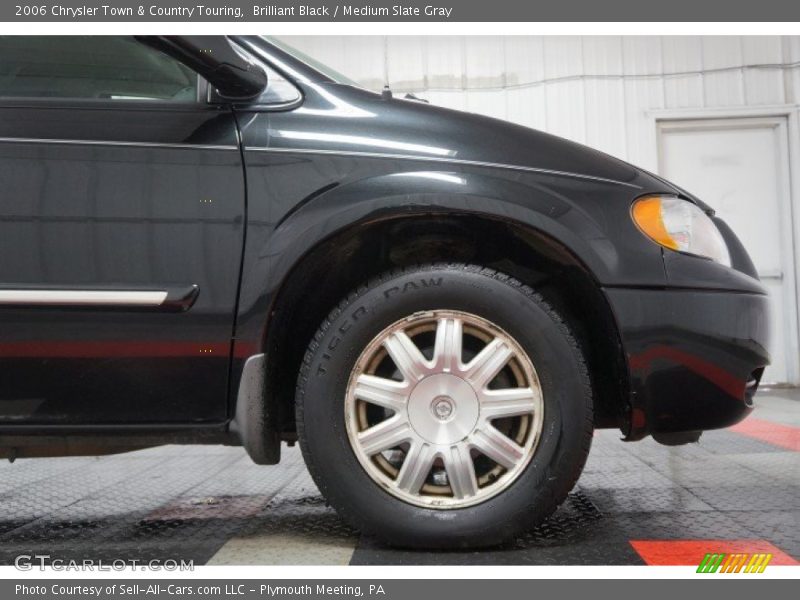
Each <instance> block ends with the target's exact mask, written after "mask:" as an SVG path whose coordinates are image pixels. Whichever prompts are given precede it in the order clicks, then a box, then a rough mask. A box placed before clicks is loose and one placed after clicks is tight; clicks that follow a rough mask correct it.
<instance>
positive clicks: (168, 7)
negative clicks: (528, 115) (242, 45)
mask: <svg viewBox="0 0 800 600" xmlns="http://www.w3.org/2000/svg"><path fill="white" fill-rule="evenodd" d="M0 21H2V22H34V23H35V22H135V21H151V22H204V21H206V22H207V21H229V22H261V23H268V22H289V21H294V22H304V21H306V22H312V21H316V22H325V21H328V22H333V21H337V22H378V21H380V22H423V21H429V22H437V21H438V22H448V21H450V22H504V21H509V22H526V21H527V22H556V21H559V22H579V21H587V22H645V21H649V22H768V21H775V22H782V23H785V22H797V21H800V2H796V1H793V0H758V1H757V2H754V1H753V0H649V1H648V0H555V1H554V0H535V1H531V0H527V1H526V0H432V1H430V0H429V1H427V2H425V1H419V0H404V1H397V0H395V1H383V0H370V1H365V2H336V1H323V0H316V1H315V0H310V1H308V2H302V1H300V2H297V1H295V2H292V1H287V0H264V1H262V2H257V1H253V0H227V1H223V2H218V1H217V0H214V2H203V0H200V1H199V2H198V1H196V0H157V1H152V0H151V1H145V2H141V1H131V0H99V1H98V0H82V1H81V0H44V1H43V0H39V1H36V0H33V1H30V2H26V1H21V0H16V1H15V0H11V2H10V3H9V2H3V3H2V4H0Z"/></svg>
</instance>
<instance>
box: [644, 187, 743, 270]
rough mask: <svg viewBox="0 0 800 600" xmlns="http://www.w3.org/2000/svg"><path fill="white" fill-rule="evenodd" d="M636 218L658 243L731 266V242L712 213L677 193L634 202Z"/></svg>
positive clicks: (649, 197)
mask: <svg viewBox="0 0 800 600" xmlns="http://www.w3.org/2000/svg"><path fill="white" fill-rule="evenodd" d="M632 215H633V220H634V221H635V222H636V224H637V225H638V226H639V229H641V230H642V232H643V233H644V234H645V235H646V236H647V237H649V238H650V239H651V240H653V241H654V242H656V243H657V244H659V245H661V246H664V247H665V248H669V249H670V250H677V251H678V252H686V253H688V254H695V255H697V256H704V257H706V258H710V259H711V260H714V261H716V262H718V263H721V264H723V265H725V266H728V267H730V266H731V257H730V255H729V254H728V246H727V244H726V243H725V239H724V238H723V237H722V234H721V233H720V232H719V229H717V226H716V225H714V221H712V220H711V219H710V218H709V216H708V215H707V214H706V213H704V212H703V211H702V210H701V209H700V208H699V207H698V206H697V205H695V204H692V203H691V202H689V201H688V200H682V199H681V198H676V197H674V196H646V197H644V198H639V199H638V200H637V201H636V202H635V203H634V205H633V210H632Z"/></svg>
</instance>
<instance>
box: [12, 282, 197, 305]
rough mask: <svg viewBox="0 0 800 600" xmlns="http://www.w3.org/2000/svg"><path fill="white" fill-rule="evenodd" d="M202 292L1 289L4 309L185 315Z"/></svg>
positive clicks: (190, 288)
mask: <svg viewBox="0 0 800 600" xmlns="http://www.w3.org/2000/svg"><path fill="white" fill-rule="evenodd" d="M199 292H200V290H199V288H198V286H196V285H190V286H184V287H179V288H166V289H160V290H153V289H149V290H145V289H142V290H130V289H129V290H122V289H114V290H112V289H101V288H96V289H78V288H60V289H57V288H42V287H39V288H30V289H25V288H2V287H0V306H19V307H22V308H25V307H31V306H38V307H87V308H122V309H125V308H131V309H136V308H145V309H147V308H151V309H158V310H167V311H184V310H188V309H189V308H190V307H191V306H192V304H194V302H195V300H196V299H197V296H198V295H199Z"/></svg>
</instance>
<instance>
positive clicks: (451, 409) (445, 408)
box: [431, 396, 456, 421]
mask: <svg viewBox="0 0 800 600" xmlns="http://www.w3.org/2000/svg"><path fill="white" fill-rule="evenodd" d="M431 410H432V411H433V416H434V417H436V418H437V419H439V420H440V421H449V420H450V418H451V417H452V416H453V415H454V413H455V410H456V407H455V404H454V402H453V399H452V398H451V397H450V396H437V397H436V398H434V399H433V404H431Z"/></svg>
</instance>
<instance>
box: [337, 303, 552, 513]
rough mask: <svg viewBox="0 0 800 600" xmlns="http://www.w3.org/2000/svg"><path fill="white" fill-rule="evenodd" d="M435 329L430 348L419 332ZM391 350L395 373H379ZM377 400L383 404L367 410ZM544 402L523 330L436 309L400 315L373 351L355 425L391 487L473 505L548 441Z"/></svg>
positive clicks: (369, 462)
mask: <svg viewBox="0 0 800 600" xmlns="http://www.w3.org/2000/svg"><path fill="white" fill-rule="evenodd" d="M431 328H433V330H434V332H435V336H434V337H433V343H432V349H431V348H430V342H429V343H428V348H427V352H424V351H423V350H426V348H424V347H423V348H421V347H420V345H418V344H417V342H416V339H415V338H416V336H417V335H418V334H417V333H415V332H419V331H430V330H431ZM465 331H467V332H468V333H465ZM467 342H469V344H467ZM476 342H477V344H476ZM467 345H469V348H466V346H467ZM481 345H482V347H480V346H481ZM470 353H471V356H469V359H468V360H466V361H465V356H468V355H469V354H470ZM426 354H427V355H428V356H430V358H427V357H426ZM386 356H388V358H389V359H390V360H391V363H392V364H393V367H394V369H393V373H392V374H391V376H386V374H384V375H377V374H376V373H375V370H376V365H379V364H381V361H385V360H386ZM390 366H391V365H390ZM370 367H371V368H370ZM385 370H386V369H384V371H385ZM368 371H373V372H368ZM501 373H504V377H503V378H500V377H498V376H499V375H501ZM501 379H502V381H501ZM503 383H505V384H506V385H505V386H503V385H501V384H503ZM509 383H511V384H514V383H516V385H517V387H509V386H508V384H509ZM362 403H364V404H362ZM368 406H372V407H378V408H379V409H383V411H380V410H377V411H376V410H375V409H373V410H372V412H371V414H373V415H374V414H375V413H376V412H377V414H378V415H380V416H379V417H378V418H377V419H376V418H375V417H374V416H373V418H372V419H366V418H365V415H366V414H367V407H368ZM542 406H543V402H542V395H541V388H540V386H539V382H538V379H537V377H536V374H535V371H534V369H533V366H532V364H531V363H530V360H529V359H528V357H527V356H526V355H525V354H524V352H523V351H522V350H521V348H520V347H519V346H518V345H517V344H516V343H515V342H514V340H513V339H511V338H510V337H509V336H508V335H507V334H506V333H504V332H502V331H501V330H500V329H499V328H497V327H495V326H494V325H492V324H491V323H489V322H488V321H485V320H484V319H481V318H479V317H476V316H474V315H470V314H467V313H460V312H454V311H435V312H432V313H423V314H420V315H415V316H414V317H411V318H409V319H405V320H403V321H401V322H399V323H395V324H394V325H392V326H391V327H389V328H388V329H386V330H385V331H384V332H382V333H381V334H380V335H378V336H377V337H376V338H375V340H373V342H372V343H371V344H370V345H369V346H368V347H367V349H366V350H365V351H364V353H363V354H362V357H361V358H360V359H359V361H358V363H357V364H356V367H355V369H354V371H353V375H352V377H351V384H350V389H349V390H348V402H347V419H348V420H347V423H348V434H349V435H350V441H351V445H352V446H353V448H354V450H355V452H356V455H357V456H358V458H359V461H360V462H361V463H362V465H363V466H364V467H365V469H366V470H367V472H368V473H369V474H370V476H372V477H373V479H377V480H379V481H380V482H381V483H382V484H383V485H384V486H385V487H386V488H387V489H388V490H389V491H390V492H391V493H393V494H395V495H397V496H399V497H401V498H403V499H405V500H407V501H410V502H413V503H416V504H423V505H428V506H429V505H435V506H438V507H456V506H465V505H469V504H474V503H476V502H479V501H482V500H484V499H486V498H488V497H490V496H492V495H495V494H496V493H499V492H500V491H502V489H504V488H505V487H506V486H507V485H509V484H510V483H511V482H512V481H513V480H514V479H516V477H517V476H518V475H519V474H520V473H521V471H522V470H523V469H524V467H525V466H526V465H527V463H528V462H529V460H530V458H531V456H532V454H533V452H534V450H535V445H536V442H537V441H538V437H539V433H540V429H541V423H542ZM359 407H360V408H361V410H359ZM498 424H501V426H498ZM397 454H402V462H401V463H399V464H398V462H399V461H398V459H397V458H396V456H397ZM388 455H394V457H395V458H394V461H390V460H389V459H388V458H387V456H388Z"/></svg>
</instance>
